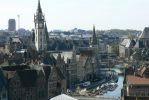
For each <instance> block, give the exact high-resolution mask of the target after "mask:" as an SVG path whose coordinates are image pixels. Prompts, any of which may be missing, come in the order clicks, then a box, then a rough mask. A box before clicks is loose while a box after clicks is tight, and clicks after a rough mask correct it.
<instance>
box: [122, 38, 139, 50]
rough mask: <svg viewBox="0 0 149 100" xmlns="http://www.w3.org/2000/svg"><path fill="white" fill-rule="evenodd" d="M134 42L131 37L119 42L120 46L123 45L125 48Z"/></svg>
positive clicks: (131, 45)
mask: <svg viewBox="0 0 149 100" xmlns="http://www.w3.org/2000/svg"><path fill="white" fill-rule="evenodd" d="M135 44H136V42H135V41H134V40H131V39H128V38H127V39H124V40H123V41H122V43H121V45H122V46H125V47H127V48H129V47H133V46H134V45H135Z"/></svg>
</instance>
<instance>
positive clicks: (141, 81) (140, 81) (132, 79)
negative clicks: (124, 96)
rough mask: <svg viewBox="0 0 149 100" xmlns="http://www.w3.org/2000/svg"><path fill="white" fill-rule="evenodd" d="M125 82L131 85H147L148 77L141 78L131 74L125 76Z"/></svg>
mask: <svg viewBox="0 0 149 100" xmlns="http://www.w3.org/2000/svg"><path fill="white" fill-rule="evenodd" d="M127 84H133V85H149V78H141V77H137V76H133V75H128V76H127Z"/></svg>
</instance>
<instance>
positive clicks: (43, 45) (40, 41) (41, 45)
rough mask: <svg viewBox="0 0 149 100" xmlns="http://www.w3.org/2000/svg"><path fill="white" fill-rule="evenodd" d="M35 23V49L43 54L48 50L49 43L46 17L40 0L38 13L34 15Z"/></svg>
mask: <svg viewBox="0 0 149 100" xmlns="http://www.w3.org/2000/svg"><path fill="white" fill-rule="evenodd" d="M34 23H35V47H36V50H37V51H39V52H41V51H45V50H47V42H48V38H49V36H48V32H47V26H46V23H45V17H44V15H43V13H42V9H41V5H40V0H38V8H37V12H36V14H35V15H34Z"/></svg>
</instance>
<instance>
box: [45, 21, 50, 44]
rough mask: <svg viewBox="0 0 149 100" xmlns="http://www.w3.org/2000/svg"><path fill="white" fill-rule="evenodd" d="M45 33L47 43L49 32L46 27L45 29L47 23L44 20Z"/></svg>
mask: <svg viewBox="0 0 149 100" xmlns="http://www.w3.org/2000/svg"><path fill="white" fill-rule="evenodd" d="M44 31H45V35H46V42H47V44H48V43H49V34H48V29H47V24H46V22H45V27H44Z"/></svg>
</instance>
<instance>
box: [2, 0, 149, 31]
mask: <svg viewBox="0 0 149 100" xmlns="http://www.w3.org/2000/svg"><path fill="white" fill-rule="evenodd" d="M40 2H41V7H42V11H43V13H44V15H45V18H46V22H47V27H48V30H49V31H50V30H54V29H61V30H70V29H73V28H80V29H86V30H90V29H92V26H93V24H94V25H95V26H96V29H98V30H108V29H136V30H143V29H144V27H149V0H40ZM37 4H38V0H0V29H7V28H8V20H9V19H11V18H14V19H16V22H17V25H18V17H17V15H20V27H21V28H25V29H28V30H31V29H32V28H34V14H35V13H36V10H37ZM17 27H18V26H17Z"/></svg>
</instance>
